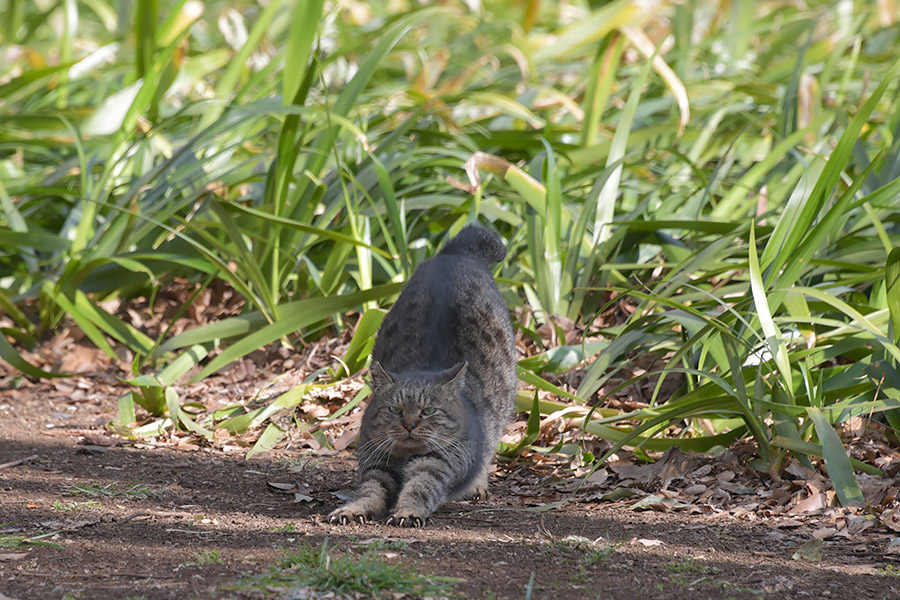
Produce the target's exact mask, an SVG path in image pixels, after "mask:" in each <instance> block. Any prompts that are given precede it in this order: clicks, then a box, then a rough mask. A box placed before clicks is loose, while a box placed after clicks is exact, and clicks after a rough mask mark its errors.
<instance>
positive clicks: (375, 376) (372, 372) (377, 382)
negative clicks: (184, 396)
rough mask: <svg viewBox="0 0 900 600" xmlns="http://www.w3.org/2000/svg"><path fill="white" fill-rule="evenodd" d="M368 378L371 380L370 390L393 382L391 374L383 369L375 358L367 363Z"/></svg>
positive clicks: (382, 387)
mask: <svg viewBox="0 0 900 600" xmlns="http://www.w3.org/2000/svg"><path fill="white" fill-rule="evenodd" d="M369 379H371V380H372V390H374V391H376V392H377V391H378V390H382V389H384V388H386V387H387V386H389V385H391V384H393V383H394V378H393V376H392V375H391V374H390V373H388V372H387V371H385V370H384V367H382V366H381V363H380V362H378V361H377V360H373V361H372V364H371V365H369Z"/></svg>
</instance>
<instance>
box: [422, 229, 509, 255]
mask: <svg viewBox="0 0 900 600" xmlns="http://www.w3.org/2000/svg"><path fill="white" fill-rule="evenodd" d="M438 254H443V255H445V256H446V255H448V254H457V255H459V254H467V255H470V256H475V257H478V258H481V259H483V260H484V261H486V262H487V263H488V264H491V263H496V262H500V261H501V260H503V259H504V258H505V257H506V248H504V247H503V242H502V241H500V236H499V235H497V234H496V233H494V232H493V231H489V230H487V229H484V228H483V227H478V226H477V225H466V226H465V227H463V229H462V231H460V232H459V233H458V234H457V235H456V237H454V238H453V239H452V240H450V241H449V242H447V245H446V246H444V249H443V250H441V251H440V252H439V253H438Z"/></svg>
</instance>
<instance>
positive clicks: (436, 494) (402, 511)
mask: <svg viewBox="0 0 900 600" xmlns="http://www.w3.org/2000/svg"><path fill="white" fill-rule="evenodd" d="M455 476H456V473H455V472H454V468H453V465H451V464H450V463H449V462H447V461H446V460H443V459H441V458H437V457H434V456H427V457H424V456H423V457H420V458H416V459H413V460H411V461H410V462H409V463H408V464H407V465H406V468H405V469H404V477H403V487H402V488H401V489H400V497H399V498H397V505H396V506H395V507H394V510H392V511H391V516H390V517H388V521H387V523H388V525H398V526H400V527H422V526H423V525H425V524H426V523H427V521H428V518H429V517H430V516H431V513H433V512H434V511H435V510H436V509H437V508H438V507H439V506H440V505H441V504H443V503H444V501H445V500H446V499H447V494H448V493H449V491H450V488H451V483H452V481H453V479H454V478H455Z"/></svg>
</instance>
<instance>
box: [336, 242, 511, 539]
mask: <svg viewBox="0 0 900 600" xmlns="http://www.w3.org/2000/svg"><path fill="white" fill-rule="evenodd" d="M505 255H506V250H505V249H504V247H503V244H502V242H501V241H500V238H499V237H498V236H497V235H496V234H494V233H492V232H490V231H488V230H486V229H483V228H481V227H476V226H468V227H465V228H464V229H463V230H462V231H460V232H459V235H457V236H456V237H455V238H453V239H451V240H450V241H449V242H448V243H447V245H446V246H445V247H444V249H443V250H441V251H440V252H439V253H438V254H437V255H436V256H434V257H433V258H431V259H429V260H426V261H425V262H423V263H422V264H421V265H420V266H419V267H418V268H417V269H416V272H415V273H414V274H413V276H412V277H411V278H410V280H409V282H408V283H407V285H406V287H405V288H404V290H403V293H401V294H400V297H399V298H398V300H397V303H396V304H395V305H394V307H393V308H392V309H391V310H390V312H389V313H388V314H387V316H386V317H385V318H384V322H383V323H382V325H381V328H380V329H379V331H378V337H377V339H376V341H375V346H374V347H373V349H372V364H371V367H370V369H369V375H370V380H371V387H372V391H373V395H372V399H371V400H370V402H369V405H368V407H367V408H366V411H365V413H364V415H363V418H362V427H361V429H360V433H359V445H358V455H359V456H358V460H359V486H358V488H357V491H356V497H355V499H354V500H352V501H351V502H349V503H347V504H346V505H344V506H342V507H341V508H338V509H337V510H335V511H334V512H332V513H331V515H330V517H331V521H332V522H341V523H347V522H349V521H359V522H361V523H362V522H365V521H366V520H369V519H380V518H383V517H385V516H388V523H389V524H391V523H393V524H396V525H399V526H401V527H402V526H406V527H411V526H421V525H424V524H425V523H426V521H427V520H428V518H429V516H430V515H431V514H432V513H433V512H434V511H435V510H436V509H437V508H438V507H439V506H440V505H441V504H443V503H444V502H445V501H447V500H458V499H463V498H471V497H476V498H485V497H487V484H488V472H489V470H490V466H491V461H492V459H493V456H494V451H495V450H496V448H497V442H498V441H499V440H500V436H501V435H502V434H503V430H504V428H505V427H506V425H507V423H508V422H509V420H510V417H511V416H512V409H513V405H514V403H515V395H516V352H515V346H514V342H513V328H512V323H511V322H510V319H509V312H508V310H507V307H506V304H505V302H504V301H503V298H502V297H501V296H500V292H499V290H498V289H497V285H496V284H495V283H494V279H493V277H492V276H491V272H490V270H489V266H490V264H491V263H495V262H499V261H501V260H503V257H504V256H505Z"/></svg>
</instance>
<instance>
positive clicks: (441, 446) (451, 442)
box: [423, 430, 472, 463]
mask: <svg viewBox="0 0 900 600" xmlns="http://www.w3.org/2000/svg"><path fill="white" fill-rule="evenodd" d="M423 434H424V435H425V444H426V445H427V446H428V447H429V448H431V449H432V450H435V451H437V452H438V453H440V454H441V455H443V456H444V457H446V458H448V459H449V458H452V457H453V454H454V453H455V454H456V455H457V456H458V457H459V458H462V460H463V461H464V462H466V463H469V462H472V452H471V451H470V450H469V449H468V448H466V447H465V446H464V445H463V444H462V443H461V442H460V441H459V440H458V439H456V438H452V437H450V436H447V435H444V434H442V433H438V432H436V431H432V430H424V431H423ZM452 451H455V452H452Z"/></svg>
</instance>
